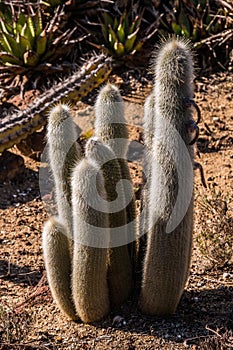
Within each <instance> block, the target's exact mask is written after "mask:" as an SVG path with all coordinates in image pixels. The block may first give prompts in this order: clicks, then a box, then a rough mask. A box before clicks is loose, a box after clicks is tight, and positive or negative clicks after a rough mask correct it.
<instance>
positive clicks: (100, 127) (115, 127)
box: [95, 84, 137, 260]
mask: <svg viewBox="0 0 233 350" xmlns="http://www.w3.org/2000/svg"><path fill="white" fill-rule="evenodd" d="M95 114H96V120H95V135H96V136H97V137H99V138H101V139H102V140H103V142H104V143H105V144H106V145H108V146H110V147H111V149H112V150H113V152H114V153H115V155H116V157H117V159H118V163H119V165H120V170H121V178H122V179H126V180H128V181H129V182H130V183H131V187H130V188H129V186H126V185H124V193H125V199H126V201H128V199H131V200H130V202H129V204H128V205H127V206H126V214H127V224H130V225H128V235H129V242H130V241H131V242H132V241H133V243H132V244H131V245H130V250H131V257H132V260H135V259H136V258H135V255H136V243H135V240H136V238H137V228H136V224H135V219H136V204H135V196H134V191H133V185H132V180H131V176H130V171H129V167H128V163H127V160H126V153H127V149H128V144H129V140H128V130H127V126H126V120H125V117H124V104H123V100H122V97H121V95H120V92H119V90H118V88H117V87H116V86H114V85H112V84H107V85H105V86H104V87H103V88H102V89H101V91H100V93H99V95H98V97H97V101H96V104H95Z"/></svg>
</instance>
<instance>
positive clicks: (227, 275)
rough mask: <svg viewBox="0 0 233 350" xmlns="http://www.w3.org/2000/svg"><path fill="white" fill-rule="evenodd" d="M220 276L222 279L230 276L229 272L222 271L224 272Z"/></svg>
mask: <svg viewBox="0 0 233 350" xmlns="http://www.w3.org/2000/svg"><path fill="white" fill-rule="evenodd" d="M222 277H223V278H224V279H226V278H229V277H230V274H229V273H228V272H224V274H223V275H222Z"/></svg>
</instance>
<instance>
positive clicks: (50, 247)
mask: <svg viewBox="0 0 233 350" xmlns="http://www.w3.org/2000/svg"><path fill="white" fill-rule="evenodd" d="M42 242H43V244H42V245H43V253H44V260H45V267H46V271H47V278H48V282H49V286H50V289H51V292H52V295H53V298H54V299H55V301H56V303H57V304H58V306H59V308H60V309H61V310H62V311H63V312H64V313H65V314H66V315H67V316H68V317H69V318H71V319H72V320H75V319H77V316H76V312H75V307H74V304H73V301H72V293H71V286H70V275H71V263H70V255H69V244H68V240H67V232H66V230H65V227H64V226H63V225H62V224H61V223H59V221H58V220H57V219H56V218H52V217H51V218H50V219H49V220H48V221H47V222H46V224H45V226H44V230H43V235H42Z"/></svg>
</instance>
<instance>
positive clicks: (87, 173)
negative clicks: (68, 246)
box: [72, 158, 109, 323]
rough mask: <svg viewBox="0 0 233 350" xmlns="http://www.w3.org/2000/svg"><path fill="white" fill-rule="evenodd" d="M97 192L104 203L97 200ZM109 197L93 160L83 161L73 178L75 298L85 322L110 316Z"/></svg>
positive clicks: (78, 311) (73, 285) (80, 315)
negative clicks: (108, 272) (108, 260)
mask: <svg viewBox="0 0 233 350" xmlns="http://www.w3.org/2000/svg"><path fill="white" fill-rule="evenodd" d="M95 190H96V191H97V192H98V194H99V196H100V198H101V199H102V200H100V201H99V199H98V198H97V196H95V194H94V192H95ZM106 197H107V195H106V191H105V188H104V179H103V176H102V174H101V172H98V167H97V166H96V165H95V162H94V160H93V159H90V158H84V159H83V160H81V162H80V163H79V164H78V165H77V166H76V167H75V169H74V171H73V175H72V207H73V230H74V248H73V249H74V251H73V271H72V294H73V300H74V304H75V308H76V311H77V314H78V315H79V317H80V318H81V320H82V321H83V322H90V323H92V322H96V321H99V320H100V319H102V318H103V317H104V316H106V315H107V314H108V312H109V295H108V285H107V254H108V249H107V247H108V244H109V242H108V240H109V232H108V230H109V229H108V226H109V222H108V214H107V213H106V212H107V208H106ZM96 208H98V210H97V209H96Z"/></svg>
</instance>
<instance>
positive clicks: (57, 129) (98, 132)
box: [43, 38, 193, 322]
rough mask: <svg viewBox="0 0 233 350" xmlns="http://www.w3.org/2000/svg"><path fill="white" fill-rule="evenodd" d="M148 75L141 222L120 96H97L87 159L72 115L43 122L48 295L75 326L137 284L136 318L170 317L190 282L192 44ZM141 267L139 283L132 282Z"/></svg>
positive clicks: (167, 48)
mask: <svg viewBox="0 0 233 350" xmlns="http://www.w3.org/2000/svg"><path fill="white" fill-rule="evenodd" d="M153 69H154V73H155V78H154V88H153V90H152V93H151V95H150V96H149V97H148V98H147V99H146V102H145V114H144V141H145V146H146V151H145V161H146V167H145V173H146V176H147V183H146V185H145V186H144V191H143V205H141V206H142V208H141V215H139V214H138V216H137V217H136V204H135V198H134V193H133V188H132V181H131V178H130V172H129V167H128V163H127V159H126V153H127V148H128V143H129V140H128V132H127V126H126V120H125V118H124V105H123V100H122V97H121V95H120V92H119V90H118V88H117V87H116V86H114V85H112V84H107V85H106V86H104V87H103V88H102V89H101V90H100V92H99V95H98V97H97V100H96V104H95V115H96V121H95V135H94V137H92V138H91V139H89V140H88V141H87V143H86V146H85V154H84V155H83V154H82V152H81V150H80V148H79V145H78V144H77V143H76V139H77V135H76V131H75V130H76V129H75V125H74V122H73V119H72V116H71V114H70V111H69V107H67V105H62V104H60V105H57V106H55V107H54V108H53V109H52V110H51V112H50V115H49V118H48V131H47V140H48V150H49V152H48V154H49V163H50V167H51V170H52V173H53V177H54V183H55V193H56V202H57V212H58V215H57V217H52V218H50V219H49V220H48V222H47V223H46V224H45V226H44V230H43V252H44V259H45V266H46V271H47V277H48V282H49V285H50V288H51V292H52V295H53V297H54V299H55V301H56V302H57V304H58V306H59V307H60V309H61V310H62V311H63V312H64V313H65V314H66V315H68V317H69V318H71V319H73V320H76V319H78V318H80V319H81V320H82V321H83V322H96V321H98V320H101V319H102V318H103V317H105V316H106V315H107V314H108V313H109V311H110V310H111V308H115V307H119V306H120V305H121V304H123V303H124V302H125V301H126V300H127V299H128V298H130V296H131V293H132V292H133V291H134V290H137V289H135V288H134V287H135V283H136V284H138V283H139V284H140V292H139V295H137V297H138V300H139V301H138V305H139V309H140V311H141V312H142V313H146V314H152V315H164V314H172V313H174V312H175V311H176V308H177V305H178V303H179V301H180V298H181V295H182V293H183V290H184V287H185V284H186V282H187V278H188V275H189V264H190V257H191V246H192V230H193V177H192V175H193V173H192V159H193V145H192V142H191V138H192V133H190V130H189V128H188V127H187V126H189V124H192V110H191V108H190V105H188V104H187V101H188V100H192V98H193V90H192V79H193V60H192V53H191V50H190V47H189V44H188V43H187V42H186V41H184V40H181V39H179V38H170V39H168V40H167V41H166V42H165V43H163V45H162V46H161V47H160V49H159V50H158V52H157V55H156V56H155V58H154V62H153ZM177 164H178V168H179V169H178V168H177ZM190 164H191V165H190ZM116 203H117V206H116V208H117V209H116V208H115V209H114V205H115V204H116ZM142 213H143V215H142ZM139 217H140V218H139ZM177 220H178V222H177ZM139 257H140V258H139ZM140 259H141V261H139V260H140ZM139 266H140V268H141V269H142V274H141V275H140V274H139V275H140V278H138V277H137V278H135V276H136V275H137V276H138V269H139Z"/></svg>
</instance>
